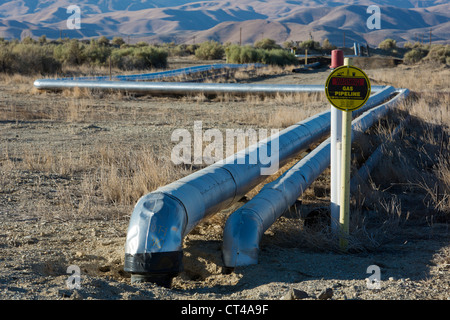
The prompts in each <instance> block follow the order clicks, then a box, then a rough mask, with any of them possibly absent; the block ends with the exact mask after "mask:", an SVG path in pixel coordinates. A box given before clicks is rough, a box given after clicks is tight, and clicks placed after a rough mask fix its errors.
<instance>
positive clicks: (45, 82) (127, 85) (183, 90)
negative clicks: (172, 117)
mask: <svg viewBox="0 0 450 320" xmlns="http://www.w3.org/2000/svg"><path fill="white" fill-rule="evenodd" d="M34 86H35V87H36V88H37V89H40V90H61V89H73V88H81V89H93V90H120V91H128V92H139V93H153V94H188V93H205V94H219V93H232V94H276V93H285V94H292V93H304V92H324V90H325V88H324V86H323V85H296V84H292V85H290V84H281V85H280V84H243V83H190V82H145V81H94V80H59V79H39V80H36V81H35V82H34ZM384 88H385V86H374V87H372V91H373V92H378V91H381V90H383V89H384Z"/></svg>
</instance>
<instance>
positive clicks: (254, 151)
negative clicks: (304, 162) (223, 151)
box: [124, 87, 394, 274]
mask: <svg viewBox="0 0 450 320" xmlns="http://www.w3.org/2000/svg"><path fill="white" fill-rule="evenodd" d="M393 91H394V88H392V87H385V88H384V90H382V91H379V92H378V93H376V94H374V95H373V96H371V98H370V99H369V101H368V103H367V104H366V106H365V108H370V107H373V106H374V105H376V104H379V103H380V102H381V101H383V100H384V99H386V98H387V97H388V96H389V95H390V94H391V93H392V92H393ZM329 130H330V110H327V111H324V112H322V113H319V114H317V115H315V116H313V117H311V118H308V119H306V120H304V121H301V122H299V123H297V124H295V125H293V126H290V127H289V128H286V129H284V130H282V131H281V132H280V133H279V134H278V135H275V136H272V137H270V138H268V139H265V140H263V141H260V142H259V143H257V144H255V145H252V146H250V147H249V148H247V149H245V150H242V151H240V152H238V153H236V154H235V155H233V156H231V157H229V158H227V159H225V160H222V161H219V162H217V163H215V164H213V165H211V166H209V167H207V168H204V169H202V170H200V171H197V172H195V173H193V174H191V175H189V176H187V177H185V178H182V179H180V180H178V181H175V182H173V183H171V184H169V185H167V186H164V187H162V188H159V189H157V190H156V191H154V192H151V193H149V194H147V195H145V196H143V197H142V198H141V199H140V200H139V201H138V202H137V204H136V206H135V208H134V210H133V213H132V215H131V218H130V224H129V227H128V232H127V239H126V244H125V265H124V269H125V271H127V272H130V273H134V274H177V273H178V272H180V271H181V270H182V263H181V260H182V241H183V238H184V237H185V236H186V235H187V234H188V233H189V232H190V231H191V230H192V229H193V228H194V227H195V226H196V225H197V224H198V223H199V222H200V221H201V220H203V219H204V218H206V217H208V216H210V215H212V214H214V213H217V212H219V211H220V210H222V209H225V208H227V207H229V206H230V205H232V204H233V203H235V202H237V201H238V200H240V199H241V198H242V197H243V196H244V195H245V194H246V193H247V192H248V191H250V190H251V189H253V188H254V187H255V186H257V185H258V184H259V183H261V182H262V181H263V180H265V179H266V178H267V176H265V175H262V174H261V169H263V168H265V167H268V166H270V164H269V165H266V164H262V163H261V162H260V161H258V156H259V155H261V150H264V149H266V150H270V152H275V151H278V161H279V166H280V167H281V166H283V165H284V164H285V163H286V162H287V161H288V160H289V159H291V158H292V157H293V156H295V155H296V154H298V153H300V152H301V151H303V150H305V149H306V148H307V147H308V146H309V145H311V144H312V143H314V142H316V141H318V140H320V139H322V138H323V137H325V136H326V135H327V134H328V133H329ZM274 142H277V143H276V145H275V148H276V150H272V144H273V143H274ZM270 152H269V153H270ZM269 153H267V154H269Z"/></svg>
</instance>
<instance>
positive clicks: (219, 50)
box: [195, 40, 225, 60]
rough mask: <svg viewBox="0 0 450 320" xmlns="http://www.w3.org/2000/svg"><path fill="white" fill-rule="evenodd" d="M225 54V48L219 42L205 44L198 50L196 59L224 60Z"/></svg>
mask: <svg viewBox="0 0 450 320" xmlns="http://www.w3.org/2000/svg"><path fill="white" fill-rule="evenodd" d="M224 53H225V49H224V48H223V46H222V45H221V44H220V43H219V42H217V41H213V40H212V41H206V42H203V43H202V44H201V45H200V46H199V47H198V48H197V49H196V50H195V57H196V58H197V59H202V60H214V59H222V58H223V55H224Z"/></svg>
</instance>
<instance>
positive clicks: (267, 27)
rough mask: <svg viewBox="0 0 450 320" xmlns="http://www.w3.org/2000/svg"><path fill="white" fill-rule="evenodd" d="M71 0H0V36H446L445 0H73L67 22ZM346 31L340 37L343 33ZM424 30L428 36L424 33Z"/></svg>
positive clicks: (338, 41) (448, 13) (184, 39)
mask: <svg viewBox="0 0 450 320" xmlns="http://www.w3.org/2000/svg"><path fill="white" fill-rule="evenodd" d="M72 4H74V2H73V1H72V0H70V1H69V0H62V1H56V0H16V1H0V37H4V38H7V39H10V38H21V37H24V36H33V37H39V36H41V35H44V34H45V35H46V36H47V38H49V39H57V38H59V37H60V36H63V37H70V38H91V37H99V36H102V35H104V36H107V37H109V38H112V37H114V36H121V37H123V38H124V39H126V40H128V39H129V40H130V41H131V42H137V41H141V40H146V41H149V42H162V41H165V42H168V41H174V42H177V43H193V42H194V41H195V42H196V43H199V42H203V41H205V40H216V41H221V42H234V43H237V42H239V41H241V39H242V42H243V43H244V44H245V43H253V42H254V41H256V40H259V39H261V38H263V37H264V38H272V39H275V40H276V41H277V42H278V43H282V42H284V41H286V40H294V41H304V40H307V39H310V38H313V39H314V40H316V41H323V40H324V39H325V38H328V39H329V40H330V41H331V42H332V43H333V44H335V45H338V46H341V45H342V44H343V42H344V41H346V44H348V45H351V44H352V43H353V41H358V42H362V43H366V42H367V43H369V44H370V45H378V43H379V42H380V41H382V40H383V39H385V38H387V37H390V38H393V39H396V40H397V42H398V43H402V42H405V41H415V40H416V39H418V38H421V37H426V39H427V40H428V39H429V32H430V29H431V32H432V40H433V41H434V42H443V43H448V42H449V41H450V39H449V38H450V3H449V1H448V0H394V1H393V0H373V1H369V0H367V1H366V0H334V1H330V0H304V1H297V0H203V1H189V0H151V1H150V0H100V1H93V0H79V1H76V5H77V6H79V7H80V10H81V29H79V30H70V29H68V27H67V19H68V18H69V17H70V15H71V14H68V13H67V8H68V7H69V6H70V5H72ZM369 5H378V6H379V7H380V10H381V29H380V30H376V29H375V30H370V29H368V28H367V25H366V21H367V19H368V18H369V17H370V15H371V14H370V13H367V8H368V6H369ZM344 32H345V38H344ZM425 35H426V36H425Z"/></svg>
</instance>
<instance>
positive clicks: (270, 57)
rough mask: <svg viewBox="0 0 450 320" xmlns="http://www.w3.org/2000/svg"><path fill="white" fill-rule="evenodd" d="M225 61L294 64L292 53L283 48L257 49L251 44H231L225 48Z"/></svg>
mask: <svg viewBox="0 0 450 320" xmlns="http://www.w3.org/2000/svg"><path fill="white" fill-rule="evenodd" d="M226 57H227V61H228V62H230V63H263V64H269V65H279V66H284V65H294V64H296V63H297V59H296V58H295V56H294V54H292V53H290V52H289V51H286V50H284V49H270V50H265V49H258V48H254V47H252V46H248V45H247V46H239V45H231V46H229V47H227V49H226Z"/></svg>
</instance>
